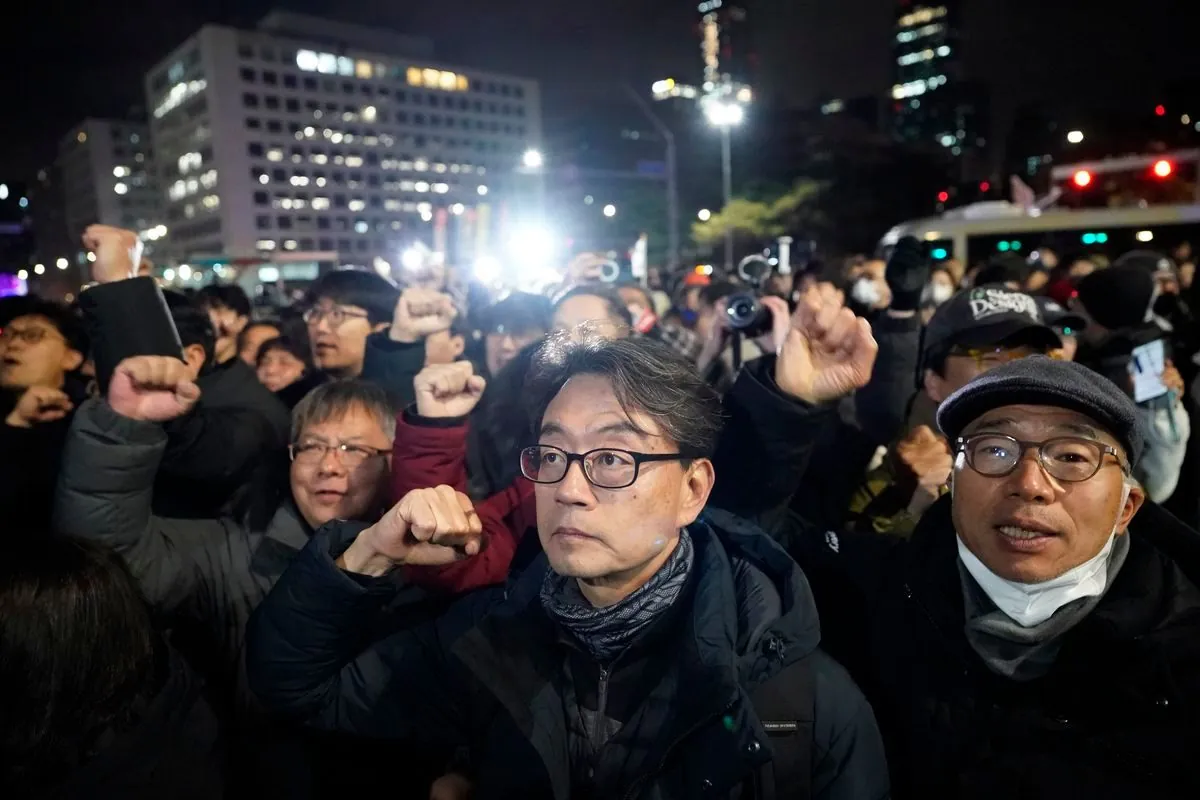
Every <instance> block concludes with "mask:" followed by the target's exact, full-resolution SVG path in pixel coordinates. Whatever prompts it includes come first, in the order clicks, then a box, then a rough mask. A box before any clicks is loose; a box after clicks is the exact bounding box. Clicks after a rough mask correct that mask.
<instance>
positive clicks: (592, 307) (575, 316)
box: [552, 294, 628, 339]
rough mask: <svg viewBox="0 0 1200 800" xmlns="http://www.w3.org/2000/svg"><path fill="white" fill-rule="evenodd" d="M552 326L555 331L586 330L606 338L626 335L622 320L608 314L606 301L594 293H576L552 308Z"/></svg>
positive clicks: (617, 337)
mask: <svg viewBox="0 0 1200 800" xmlns="http://www.w3.org/2000/svg"><path fill="white" fill-rule="evenodd" d="M581 326H582V327H581ZM552 327H553V329H554V330H556V331H569V332H572V331H584V330H586V331H587V333H588V334H590V335H596V336H603V337H604V338H606V339H619V338H621V337H623V336H626V335H628V331H627V330H625V324H624V321H622V320H615V319H613V318H612V317H611V316H610V315H609V308H608V303H607V302H606V301H605V300H604V298H603V297H597V296H596V295H594V294H577V295H575V296H574V297H568V298H567V299H566V300H563V301H562V302H561V303H559V304H558V307H556V308H555V309H554V321H553V323H552Z"/></svg>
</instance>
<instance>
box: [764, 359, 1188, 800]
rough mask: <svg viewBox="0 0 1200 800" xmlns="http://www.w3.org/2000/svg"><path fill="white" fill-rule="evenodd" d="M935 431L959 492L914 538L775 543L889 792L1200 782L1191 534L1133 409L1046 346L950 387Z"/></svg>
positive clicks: (982, 798) (1174, 794) (1122, 789)
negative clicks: (872, 735)
mask: <svg viewBox="0 0 1200 800" xmlns="http://www.w3.org/2000/svg"><path fill="white" fill-rule="evenodd" d="M794 413H795V414H796V415H802V414H806V413H808V412H807V411H806V410H805V409H802V408H797V409H796V410H795V411H794ZM769 422H770V423H771V424H773V425H774V426H775V427H776V428H777V429H778V430H780V431H781V432H783V434H784V435H786V431H787V430H788V425H789V419H788V418H787V415H776V416H775V417H773V418H771V419H770V420H769ZM792 424H794V422H793V423H792ZM938 424H939V426H940V427H941V430H942V432H943V433H944V434H945V435H946V437H947V438H948V440H949V442H950V447H951V449H952V452H953V453H954V462H953V468H952V473H951V484H950V486H951V488H950V494H949V496H947V497H943V498H942V499H941V500H939V501H938V502H937V503H935V504H934V505H933V506H932V507H931V508H930V509H929V510H928V511H927V512H926V513H925V514H924V516H923V517H922V518H921V520H920V522H919V524H918V525H917V527H916V530H915V531H914V532H913V535H912V537H911V540H909V541H904V540H901V539H898V538H896V537H892V536H881V535H878V534H873V533H866V534H859V533H838V532H824V531H821V530H816V529H812V528H809V527H806V526H805V525H803V524H802V523H801V522H800V521H799V520H794V525H793V526H792V527H791V528H790V529H789V530H787V531H786V535H785V538H786V539H787V545H788V548H789V550H790V552H791V553H792V554H793V555H794V556H795V557H796V558H797V559H798V560H799V561H800V563H801V565H802V566H803V567H804V569H805V572H806V574H807V575H809V577H810V578H811V580H812V582H813V586H814V587H815V591H816V595H817V601H818V606H819V608H820V610H821V617H822V623H823V627H824V629H825V630H826V631H828V632H830V634H831V635H830V636H829V637H827V639H826V641H827V642H828V644H829V647H830V652H831V653H833V654H834V655H835V656H836V657H838V658H839V659H840V660H841V661H842V663H845V664H846V665H847V667H848V668H849V669H850V672H851V674H852V675H853V676H854V678H855V679H856V680H857V681H858V682H859V684H860V685H861V686H862V687H863V690H864V692H865V693H866V695H867V697H868V699H869V700H870V701H871V703H872V705H873V707H874V708H875V711H876V713H877V714H878V716H879V721H880V727H881V729H882V730H883V733H884V739H885V741H886V743H887V746H888V751H887V753H888V762H889V765H890V766H891V770H892V782H893V787H894V790H895V793H896V797H898V798H932V797H938V798H948V799H953V798H963V799H964V800H966V799H967V798H969V799H970V800H988V799H989V798H996V799H997V800H999V798H1004V799H1005V800H1010V799H1011V798H1018V797H1019V798H1032V799H1034V800H1037V799H1039V798H1047V799H1049V798H1056V799H1057V798H1062V797H1068V796H1074V797H1080V798H1089V800H1094V799H1095V798H1114V800H1115V798H1131V797H1153V798H1185V797H1190V798H1194V797H1198V796H1200V772H1197V770H1196V768H1195V763H1194V761H1195V745H1194V743H1195V742H1196V741H1198V740H1200V717H1198V715H1197V710H1198V709H1200V590H1197V587H1196V584H1195V583H1194V579H1195V574H1196V570H1195V567H1196V563H1197V562H1196V555H1195V554H1196V549H1197V544H1196V543H1197V534H1196V532H1195V531H1193V530H1190V529H1187V528H1185V527H1184V526H1182V525H1181V524H1180V523H1179V522H1178V521H1177V520H1175V519H1174V518H1173V517H1171V516H1170V515H1168V514H1165V513H1164V512H1162V511H1161V510H1160V509H1157V508H1156V507H1154V506H1153V505H1152V504H1148V503H1147V504H1145V505H1143V501H1144V491H1143V489H1142V488H1141V487H1140V486H1139V485H1138V484H1137V483H1136V481H1135V480H1134V479H1133V478H1131V477H1130V474H1131V470H1132V469H1133V467H1134V466H1135V465H1136V464H1137V461H1138V458H1139V456H1141V454H1142V452H1143V449H1144V444H1143V442H1144V440H1143V433H1142V431H1141V429H1140V428H1139V424H1138V421H1137V415H1136V411H1135V408H1134V405H1133V402H1132V401H1131V400H1130V399H1129V397H1128V396H1127V395H1126V394H1125V392H1123V391H1122V390H1121V389H1119V388H1118V387H1117V386H1116V385H1114V384H1112V383H1111V382H1109V381H1108V380H1107V379H1105V378H1103V377H1101V376H1100V375H1098V374H1096V373H1094V372H1091V371H1090V370H1088V369H1086V368H1084V367H1082V366H1080V365H1078V364H1074V363H1070V362H1065V361H1057V360H1052V359H1049V358H1046V357H1038V356H1035V357H1030V358H1025V359H1020V360H1015V361H1011V362H1009V363H1007V364H1004V365H1001V366H997V367H996V368H994V369H992V370H990V371H988V372H987V373H986V374H984V375H982V376H980V377H978V378H976V379H975V380H973V381H971V382H970V383H968V384H967V385H966V386H965V387H963V388H962V389H960V390H958V391H957V392H955V393H954V394H952V395H950V396H949V397H948V398H947V399H946V400H945V402H943V403H942V405H941V407H940V409H939V410H938ZM749 477H751V478H752V477H753V476H749ZM1135 515H1136V518H1135Z"/></svg>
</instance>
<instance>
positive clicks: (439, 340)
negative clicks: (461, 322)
mask: <svg viewBox="0 0 1200 800" xmlns="http://www.w3.org/2000/svg"><path fill="white" fill-rule="evenodd" d="M466 346H467V343H466V340H464V339H463V337H462V336H458V335H452V334H451V333H450V331H448V330H447V331H438V332H437V333H433V334H430V335H429V336H426V337H425V365H426V366H429V365H430V364H453V363H454V362H455V361H457V360H458V357H459V356H461V355H462V354H463V350H464V349H466Z"/></svg>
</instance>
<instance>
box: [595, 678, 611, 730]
mask: <svg viewBox="0 0 1200 800" xmlns="http://www.w3.org/2000/svg"><path fill="white" fill-rule="evenodd" d="M608 676H609V671H608V667H601V668H600V682H599V684H598V685H597V687H596V722H597V724H603V722H604V714H605V712H606V711H608Z"/></svg>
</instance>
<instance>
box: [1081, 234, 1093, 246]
mask: <svg viewBox="0 0 1200 800" xmlns="http://www.w3.org/2000/svg"><path fill="white" fill-rule="evenodd" d="M1083 243H1084V244H1095V243H1096V234H1094V233H1085V234H1084V235H1083Z"/></svg>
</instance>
